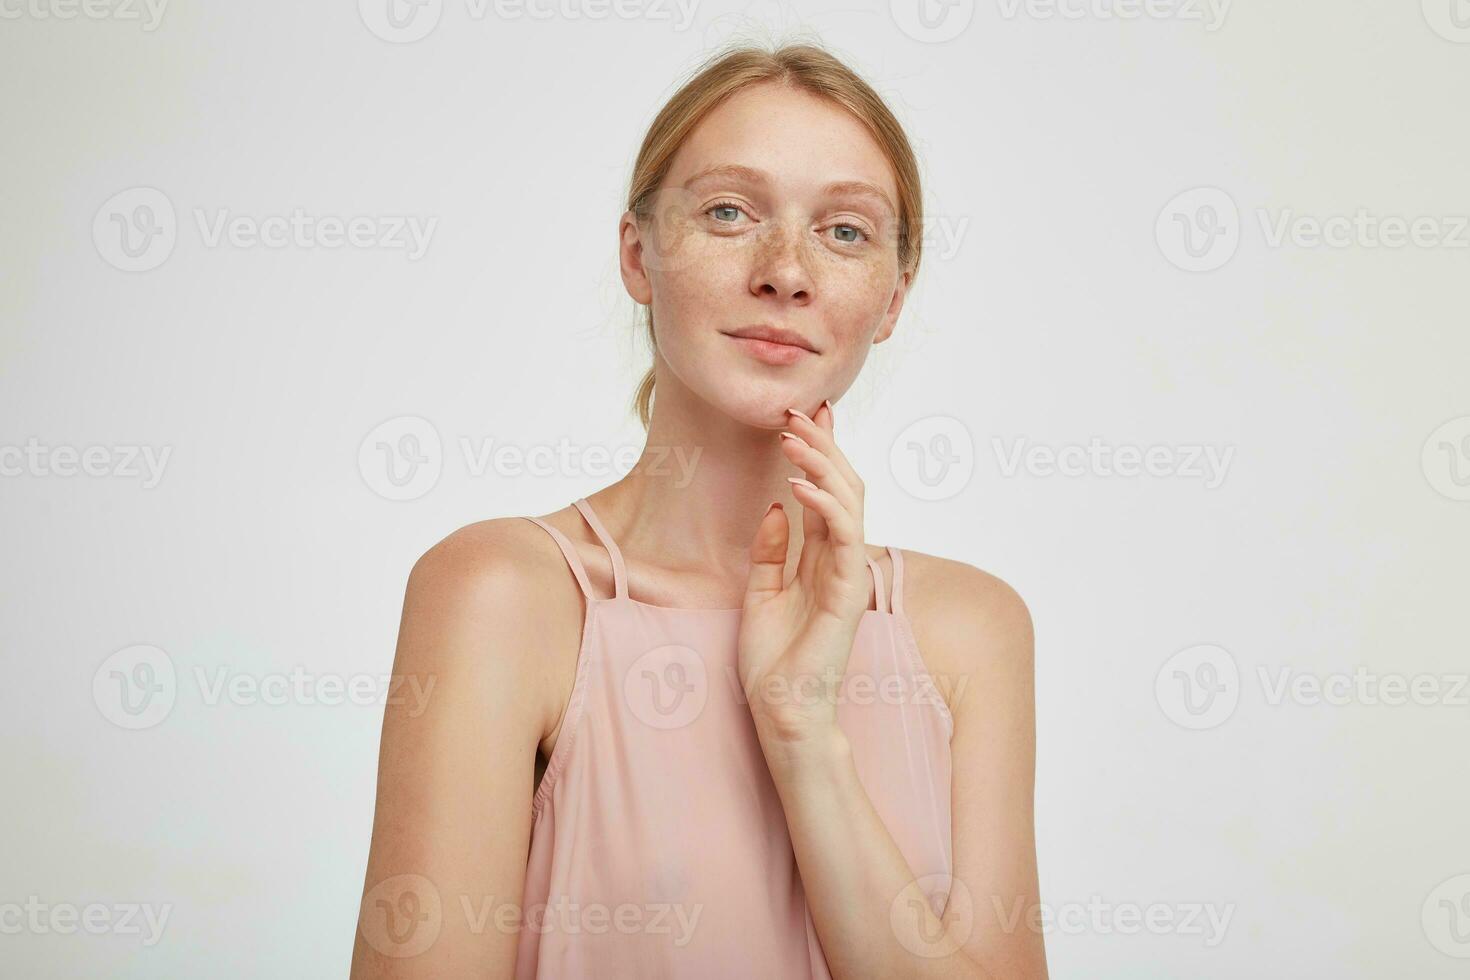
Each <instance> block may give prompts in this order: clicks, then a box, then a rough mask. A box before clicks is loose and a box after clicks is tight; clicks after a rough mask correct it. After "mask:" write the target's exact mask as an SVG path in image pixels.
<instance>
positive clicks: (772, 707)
mask: <svg viewBox="0 0 1470 980" xmlns="http://www.w3.org/2000/svg"><path fill="white" fill-rule="evenodd" d="M787 417H788V420H789V423H788V424H789V432H782V433H781V435H780V437H779V438H780V439H781V443H782V449H783V451H784V452H785V453H786V457H787V458H788V459H790V460H791V461H792V462H793V463H795V464H796V465H797V466H799V467H801V469H802V471H803V472H804V473H805V474H806V479H799V478H796V477H789V478H788V479H790V480H791V481H792V491H793V493H794V494H795V496H796V499H797V501H798V502H799V503H800V504H801V510H802V534H803V537H802V546H801V556H800V558H799V559H798V561H797V569H796V577H795V578H793V579H792V580H791V583H790V584H789V585H785V586H783V585H782V583H783V582H784V580H785V577H786V548H787V543H788V539H789V535H790V527H789V525H788V524H787V517H786V513H785V511H784V510H783V509H782V508H781V507H780V506H779V505H772V507H771V509H769V510H768V511H767V512H766V515H765V517H764V518H762V519H761V523H760V526H759V527H757V528H756V533H755V539H754V540H753V541H752V543H751V548H750V578H749V581H748V582H747V585H746V592H745V602H744V607H743V610H744V611H743V614H742V617H741V623H740V634H739V645H738V651H739V653H738V663H739V671H740V679H741V683H742V684H743V685H744V687H745V690H746V694H747V700H748V703H749V705H750V710H751V714H752V716H754V718H755V721H756V728H757V731H758V732H759V733H760V736H761V739H762V740H763V741H766V740H768V739H776V740H778V741H783V742H793V743H794V742H801V741H803V740H806V739H809V738H811V737H813V736H818V735H824V734H826V733H828V732H830V731H831V730H832V729H834V728H835V727H836V722H837V694H838V690H839V688H840V685H841V683H842V678H843V676H844V675H845V674H846V672H847V662H848V658H849V657H850V656H851V654H852V643H853V639H854V637H855V636H856V634H857V628H858V624H859V623H860V622H861V620H862V616H863V611H864V610H865V609H867V608H868V594H869V583H870V582H871V581H872V578H871V576H870V575H869V572H868V565H867V551H866V546H865V543H864V540H863V482H862V480H860V479H858V476H857V473H856V472H855V471H854V470H853V468H852V466H851V464H849V463H848V461H847V457H846V456H844V455H843V454H842V451H841V450H840V449H838V448H837V443H836V442H835V441H834V439H833V433H832V406H831V405H830V404H828V403H827V402H823V403H822V407H821V408H819V409H817V412H816V414H815V416H814V417H813V418H808V417H807V416H805V415H803V414H801V413H800V412H798V411H796V410H795V409H790V410H789V411H788V416H787Z"/></svg>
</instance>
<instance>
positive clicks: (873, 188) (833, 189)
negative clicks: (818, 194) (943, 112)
mask: <svg viewBox="0 0 1470 980" xmlns="http://www.w3.org/2000/svg"><path fill="white" fill-rule="evenodd" d="M711 177H724V178H727V179H730V180H743V181H746V182H747V183H751V184H759V185H761V186H765V185H767V184H769V183H770V180H769V179H768V178H767V177H766V175H765V174H764V173H762V172H761V171H759V170H756V169H755V168H753V167H746V166H742V165H741V164H738V163H722V164H718V165H716V166H713V167H706V168H705V169H703V170H701V171H699V172H698V173H696V174H694V175H693V176H692V177H690V178H689V179H688V180H686V181H684V184H683V187H684V189H685V190H688V189H689V187H690V186H691V185H693V184H695V183H698V182H699V181H701V180H707V179H709V178H711ZM822 193H824V194H828V195H840V194H848V195H852V196H855V197H870V198H873V199H875V200H877V201H878V202H879V203H880V204H882V205H883V206H884V207H885V208H887V209H888V211H889V213H890V214H896V213H897V212H898V209H897V208H895V207H894V206H893V202H892V201H890V200H889V199H888V195H887V194H885V193H884V192H883V189H882V188H880V187H878V186H877V185H876V184H873V183H870V182H868V181H866V180H839V181H834V182H833V183H830V184H828V185H827V186H826V187H824V188H822Z"/></svg>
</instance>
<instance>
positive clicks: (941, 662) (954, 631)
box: [903, 548, 1035, 714]
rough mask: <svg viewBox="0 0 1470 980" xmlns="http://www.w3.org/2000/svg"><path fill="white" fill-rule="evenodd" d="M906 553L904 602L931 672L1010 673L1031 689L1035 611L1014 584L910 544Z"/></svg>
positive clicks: (989, 675)
mask: <svg viewBox="0 0 1470 980" xmlns="http://www.w3.org/2000/svg"><path fill="white" fill-rule="evenodd" d="M903 554H904V559H905V560H904V569H905V571H904V599H903V601H904V605H905V607H906V609H907V610H908V616H909V621H910V622H911V623H912V624H913V629H914V639H915V640H916V641H917V643H918V645H919V650H920V652H921V655H922V656H923V658H924V660H925V663H926V664H927V665H928V667H929V669H930V671H931V672H932V673H935V674H941V675H944V676H946V677H948V678H960V677H969V678H976V677H987V678H992V679H1000V678H1004V677H1011V678H1014V679H1015V680H1016V681H1017V682H1018V684H1019V685H1020V686H1021V688H1023V689H1027V690H1029V686H1030V683H1031V676H1032V672H1033V660H1034V657H1035V636H1034V631H1033V626H1032V621H1031V611H1030V609H1029V608H1027V606H1026V602H1025V600H1023V599H1022V598H1021V596H1020V594H1019V593H1018V592H1017V591H1016V590H1015V589H1014V588H1012V587H1011V585H1010V583H1008V582H1006V581H1005V580H1004V579H1002V578H1000V577H999V576H997V575H993V574H991V573H990V572H987V571H985V570H983V569H980V568H977V567H975V566H974V565H970V564H967V563H966V562H962V561H955V560H953V559H950V558H940V557H937V556H935V555H927V554H924V553H923V552H919V551H910V550H909V549H907V548H905V549H904V553H903ZM1021 693H1024V690H1023V691H1022V692H1021ZM955 707H957V706H956V705H951V709H954V708H955ZM955 713H956V714H958V712H955Z"/></svg>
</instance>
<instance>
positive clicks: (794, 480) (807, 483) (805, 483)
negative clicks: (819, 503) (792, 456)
mask: <svg viewBox="0 0 1470 980" xmlns="http://www.w3.org/2000/svg"><path fill="white" fill-rule="evenodd" d="M786 479H787V480H789V481H790V482H792V483H800V484H801V485H802V486H804V487H811V488H812V489H813V490H815V489H817V485H816V484H815V483H813V482H812V481H811V480H803V479H802V478H801V477H799V476H788V477H787V478H786Z"/></svg>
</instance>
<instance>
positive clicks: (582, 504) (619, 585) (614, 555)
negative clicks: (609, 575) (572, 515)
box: [572, 497, 628, 599]
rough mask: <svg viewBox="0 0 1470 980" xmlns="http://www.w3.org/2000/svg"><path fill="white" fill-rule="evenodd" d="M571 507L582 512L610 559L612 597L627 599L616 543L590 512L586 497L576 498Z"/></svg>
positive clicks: (624, 572) (624, 571) (589, 503)
mask: <svg viewBox="0 0 1470 980" xmlns="http://www.w3.org/2000/svg"><path fill="white" fill-rule="evenodd" d="M572 506H574V507H576V508H577V510H579V511H581V512H582V516H583V517H585V518H586V519H587V523H588V524H589V525H591V527H592V533H593V534H595V535H597V540H598V541H601V542H602V546H603V547H604V548H606V549H607V554H608V557H609V558H611V559H612V569H613V596H614V598H618V599H626V598H628V572H627V569H626V568H625V567H624V565H623V553H622V552H621V551H619V550H618V543H617V542H616V541H614V540H613V539H612V535H611V534H608V533H607V528H605V527H603V526H602V521H600V520H598V519H597V514H596V513H594V512H593V510H592V504H591V502H590V501H588V499H587V498H586V497H578V498H577V499H576V500H574V501H572Z"/></svg>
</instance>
